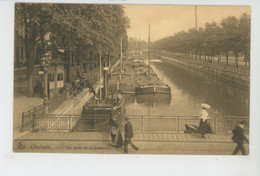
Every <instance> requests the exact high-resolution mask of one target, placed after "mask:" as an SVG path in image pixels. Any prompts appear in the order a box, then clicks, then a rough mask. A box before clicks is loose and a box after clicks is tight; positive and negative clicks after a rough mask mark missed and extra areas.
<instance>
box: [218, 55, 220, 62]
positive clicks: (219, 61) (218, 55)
mask: <svg viewBox="0 0 260 176" xmlns="http://www.w3.org/2000/svg"><path fill="white" fill-rule="evenodd" d="M219 63H220V54H218V64H219Z"/></svg>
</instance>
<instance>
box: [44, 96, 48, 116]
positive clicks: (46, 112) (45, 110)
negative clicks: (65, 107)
mask: <svg viewBox="0 0 260 176" xmlns="http://www.w3.org/2000/svg"><path fill="white" fill-rule="evenodd" d="M43 108H44V114H48V112H49V99H48V98H45V99H44V100H43Z"/></svg>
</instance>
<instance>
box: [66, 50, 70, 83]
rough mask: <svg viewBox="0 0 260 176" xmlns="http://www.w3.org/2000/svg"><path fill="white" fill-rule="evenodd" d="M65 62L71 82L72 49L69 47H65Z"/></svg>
mask: <svg viewBox="0 0 260 176" xmlns="http://www.w3.org/2000/svg"><path fill="white" fill-rule="evenodd" d="M65 62H66V70H67V81H68V82H70V81H71V80H70V51H69V50H68V48H67V47H66V48H65Z"/></svg>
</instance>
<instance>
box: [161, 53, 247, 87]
mask: <svg viewBox="0 0 260 176" xmlns="http://www.w3.org/2000/svg"><path fill="white" fill-rule="evenodd" d="M156 56H160V57H161V59H165V60H168V61H171V62H174V63H177V64H179V65H181V66H184V67H186V68H189V69H192V70H196V71H199V72H201V73H204V74H206V75H208V76H214V77H215V78H217V79H221V80H224V81H228V82H231V83H235V84H236V85H239V86H242V87H245V88H249V86H250V74H249V71H244V70H241V69H238V68H233V67H228V66H224V65H221V64H217V63H210V62H203V61H200V60H192V59H176V58H173V57H168V56H163V55H156Z"/></svg>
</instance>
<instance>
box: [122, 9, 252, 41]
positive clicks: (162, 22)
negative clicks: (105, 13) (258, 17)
mask: <svg viewBox="0 0 260 176" xmlns="http://www.w3.org/2000/svg"><path fill="white" fill-rule="evenodd" d="M124 7H125V14H126V16H128V17H129V19H130V26H131V28H130V29H129V30H128V31H127V32H128V37H134V38H136V39H138V38H139V36H140V39H141V40H145V41H147V39H148V25H149V20H150V26H151V27H150V31H151V35H150V36H151V41H156V40H158V39H160V38H164V37H167V36H171V35H174V34H175V33H177V32H179V31H182V30H184V31H188V29H189V28H194V27H195V6H191V5H185V6H183V5H124ZM243 13H247V14H249V15H250V14H251V8H250V6H197V25H198V27H204V26H205V23H207V22H213V21H215V22H216V23H218V24H219V23H220V22H221V20H222V19H223V18H225V17H228V16H236V17H238V18H239V17H240V16H241V14H243Z"/></svg>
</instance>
